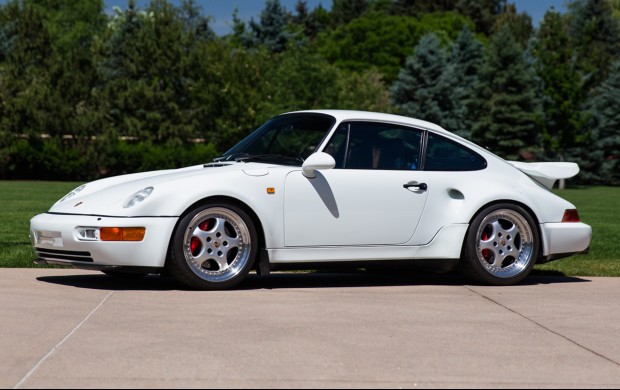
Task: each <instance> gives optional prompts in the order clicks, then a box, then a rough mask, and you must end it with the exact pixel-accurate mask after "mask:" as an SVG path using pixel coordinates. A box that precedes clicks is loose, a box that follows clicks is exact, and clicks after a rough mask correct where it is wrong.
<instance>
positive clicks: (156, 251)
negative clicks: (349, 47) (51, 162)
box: [31, 110, 592, 267]
mask: <svg viewBox="0 0 620 390" xmlns="http://www.w3.org/2000/svg"><path fill="white" fill-rule="evenodd" d="M312 112H316V113H322V114H327V115H330V116H332V117H334V118H335V124H334V126H333V128H332V129H331V131H330V135H329V136H327V137H325V139H324V141H323V142H322V144H321V145H320V146H319V147H318V148H317V150H318V151H322V150H324V148H325V147H326V145H327V143H328V141H329V139H330V137H331V135H332V134H333V133H334V132H335V131H336V129H337V127H338V125H339V124H340V123H341V122H343V121H377V122H385V123H396V124H400V125H404V126H411V127H414V128H417V129H421V130H428V131H431V132H434V133H437V134H440V135H441V136H443V137H445V138H449V139H451V140H453V141H455V142H457V143H459V144H462V145H465V146H466V147H468V148H470V149H471V150H474V151H475V152H476V153H478V154H479V155H480V156H482V157H483V158H484V159H486V161H487V168H486V169H484V170H483V171H471V172H430V171H380V170H377V171H373V170H346V169H325V170H320V171H316V173H317V174H316V177H315V178H310V177H306V176H304V175H303V173H302V168H301V167H294V166H283V165H276V164H264V163H249V162H232V163H222V164H207V166H202V165H200V166H194V167H188V168H184V169H177V170H166V171H159V172H147V173H140V174H134V175H126V176H119V177H114V178H110V179H104V180H99V181H95V182H92V183H88V184H87V185H86V187H85V188H84V190H83V191H81V192H80V193H78V194H77V195H76V196H74V197H72V198H70V199H68V200H65V201H64V202H59V203H56V204H55V205H54V206H53V207H52V208H51V209H50V211H49V212H48V213H46V214H41V215H39V216H36V217H35V218H33V219H32V221H31V237H32V240H33V245H34V246H35V247H36V248H40V249H41V248H42V249H51V250H62V251H88V252H91V254H92V258H93V260H94V264H98V265H105V266H139V267H163V266H164V264H165V260H166V254H167V252H168V245H169V243H170V240H171V237H172V235H173V232H174V228H175V226H176V224H177V222H178V220H179V218H180V217H181V216H182V215H183V214H184V213H186V212H187V211H188V210H190V209H191V208H192V206H194V205H196V204H198V203H200V202H204V201H205V200H208V199H211V200H213V199H220V200H221V199H224V198H226V199H234V200H236V201H237V202H240V203H241V204H243V205H245V206H246V207H247V208H248V209H249V210H251V211H252V212H253V213H255V214H256V217H257V220H258V221H259V223H260V228H261V229H260V230H262V233H263V236H264V237H263V238H264V244H265V249H266V250H267V253H268V254H269V261H270V262H272V263H299V262H321V261H358V260H398V259H402V260H404V259H415V258H420V259H458V258H459V257H460V255H461V249H462V245H463V241H464V238H465V235H466V233H467V229H468V227H469V223H470V222H471V221H472V219H473V218H474V217H475V215H476V213H477V212H478V211H479V210H481V209H482V208H483V207H485V206H486V205H489V204H491V203H494V202H511V203H517V204H520V205H522V206H524V207H526V208H527V209H529V210H531V212H532V214H533V216H534V218H535V220H536V222H537V223H538V224H539V226H540V231H541V237H542V240H541V241H542V252H543V254H544V255H545V256H550V255H554V254H566V253H578V252H582V251H584V250H586V249H587V248H588V245H589V243H590V239H591V234H592V233H591V228H590V227H589V226H587V225H585V224H583V223H561V222H562V217H563V215H564V212H565V210H567V209H574V208H575V207H574V206H573V205H572V204H570V203H569V202H567V201H565V200H563V199H561V198H560V197H558V196H556V195H554V194H553V193H551V192H550V191H548V190H547V189H545V188H542V187H541V186H540V185H538V184H537V183H535V182H534V181H533V180H532V179H531V178H529V177H528V176H527V175H526V173H527V174H528V175H538V179H540V177H543V176H545V177H546V180H551V179H554V178H558V177H564V176H565V175H568V174H570V173H571V172H573V171H574V167H572V168H570V167H569V166H568V165H555V166H552V165H547V166H543V165H541V164H538V165H536V164H531V165H530V164H524V163H517V164H515V163H508V162H506V161H504V160H502V159H500V158H499V157H497V156H495V155H493V154H491V153H489V152H488V151H486V150H485V149H483V148H481V147H479V146H477V145H475V144H473V143H471V142H469V141H466V140H464V139H462V138H460V137H458V136H456V135H454V134H452V133H449V132H447V131H445V130H443V129H441V128H440V127H439V126H437V125H434V124H432V123H429V122H424V121H420V120H415V119H411V118H405V117H400V116H395V115H387V114H376V113H366V112H355V111H331V110H329V111H312ZM320 161H322V162H323V160H320ZM517 168H518V169H517ZM524 172H526V173H524ZM538 179H537V180H538ZM554 180H555V179H554ZM543 181H544V180H543ZM410 182H419V183H425V184H427V185H428V190H427V191H419V192H418V191H415V190H413V189H406V188H403V185H404V184H407V183H410ZM547 184H548V182H547ZM146 187H153V188H154V190H153V192H152V194H151V195H150V197H149V198H148V199H147V200H145V201H144V202H142V203H141V204H138V205H137V206H135V207H132V208H124V207H123V205H124V204H125V202H126V201H127V199H128V198H129V197H130V196H131V195H132V194H134V193H136V192H138V191H140V190H142V189H144V188H146ZM268 188H272V189H273V193H269V191H268V190H267V189H268ZM79 226H93V227H106V226H120V227H133V226H142V227H146V237H145V240H144V241H142V242H138V243H134V242H120V243H114V242H90V241H80V240H79V239H78V238H77V237H76V236H75V231H76V228H77V227H79ZM55 236H59V237H61V238H62V239H61V240H60V241H58V240H56V241H54V239H53V238H54V237H55ZM60 262H62V261H61V260H60ZM67 264H71V265H75V266H79V265H80V264H75V263H72V262H67Z"/></svg>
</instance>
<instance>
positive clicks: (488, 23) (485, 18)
mask: <svg viewBox="0 0 620 390" xmlns="http://www.w3.org/2000/svg"><path fill="white" fill-rule="evenodd" d="M505 3H506V0H459V1H458V3H457V4H456V9H457V10H458V12H459V13H460V14H461V15H465V16H467V17H469V18H470V19H471V20H473V21H474V23H475V24H476V32H479V33H482V34H485V35H490V34H491V32H492V31H493V27H494V26H495V21H496V19H497V16H498V15H499V14H500V13H501V12H502V8H503V5H504V4H505Z"/></svg>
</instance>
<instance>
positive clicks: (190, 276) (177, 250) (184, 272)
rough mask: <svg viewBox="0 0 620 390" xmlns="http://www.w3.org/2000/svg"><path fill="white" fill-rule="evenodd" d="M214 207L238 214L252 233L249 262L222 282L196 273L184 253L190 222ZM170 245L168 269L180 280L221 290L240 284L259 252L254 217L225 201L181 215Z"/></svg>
mask: <svg viewBox="0 0 620 390" xmlns="http://www.w3.org/2000/svg"><path fill="white" fill-rule="evenodd" d="M214 208H224V209H227V210H229V211H231V212H233V213H235V214H237V215H238V216H239V217H240V218H241V219H242V220H243V222H244V223H245V224H246V226H247V228H248V231H249V234H250V255H249V258H248V261H247V263H246V264H245V265H244V267H243V268H242V269H241V270H240V272H239V273H238V274H237V275H235V276H234V277H232V278H230V279H228V280H225V281H222V282H212V281H208V280H205V279H203V278H201V277H199V276H198V275H196V273H195V272H194V271H192V269H191V268H190V266H189V265H188V264H187V261H186V259H185V254H184V240H185V231H186V230H187V228H188V226H189V224H190V223H191V221H192V220H193V219H194V217H195V216H197V215H198V214H200V213H202V212H203V211H205V210H208V209H214ZM170 247H171V254H170V261H169V264H168V269H169V270H170V273H171V274H172V275H173V276H174V277H175V278H176V279H177V280H178V281H179V282H181V283H183V284H184V285H186V286H188V287H191V288H195V289H199V290H221V289H227V288H231V287H234V286H236V285H237V284H239V283H240V282H241V281H243V279H245V277H246V276H247V275H248V273H249V272H250V270H251V269H252V268H253V266H254V262H255V260H256V256H257V253H258V235H257V233H256V227H255V225H254V222H253V221H252V218H251V217H250V216H249V215H248V213H247V212H245V211H244V210H243V209H241V208H240V207H237V206H236V205H233V204H230V203H225V202H218V203H210V204H205V205H202V206H198V207H195V208H193V209H191V210H190V211H189V212H187V213H186V214H184V215H183V216H182V217H181V219H180V221H179V224H178V226H177V228H176V229H175V231H174V234H173V235H172V243H171V245H170Z"/></svg>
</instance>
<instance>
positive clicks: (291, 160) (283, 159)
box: [235, 154, 304, 165]
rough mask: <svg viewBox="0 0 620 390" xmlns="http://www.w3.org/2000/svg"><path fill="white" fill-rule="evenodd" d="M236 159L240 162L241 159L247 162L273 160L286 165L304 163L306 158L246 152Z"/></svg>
mask: <svg viewBox="0 0 620 390" xmlns="http://www.w3.org/2000/svg"><path fill="white" fill-rule="evenodd" d="M235 161H237V162H240V161H245V162H249V161H259V162H260V161H270V162H271V161H273V162H280V163H283V164H284V165H290V164H293V165H301V164H303V163H304V159H303V157H301V156H298V157H293V156H285V155H282V154H254V155H250V154H246V155H242V156H237V157H235Z"/></svg>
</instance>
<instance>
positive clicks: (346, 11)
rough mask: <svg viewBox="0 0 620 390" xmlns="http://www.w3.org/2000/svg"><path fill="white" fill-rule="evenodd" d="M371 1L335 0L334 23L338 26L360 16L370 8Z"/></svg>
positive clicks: (333, 8) (333, 7)
mask: <svg viewBox="0 0 620 390" xmlns="http://www.w3.org/2000/svg"><path fill="white" fill-rule="evenodd" d="M369 3H370V2H369V0H333V5H332V21H333V23H334V24H335V25H337V26H338V25H342V24H347V23H349V22H350V21H351V20H353V19H356V18H358V17H360V16H361V15H362V14H363V13H364V11H366V9H367V8H368V5H369Z"/></svg>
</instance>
